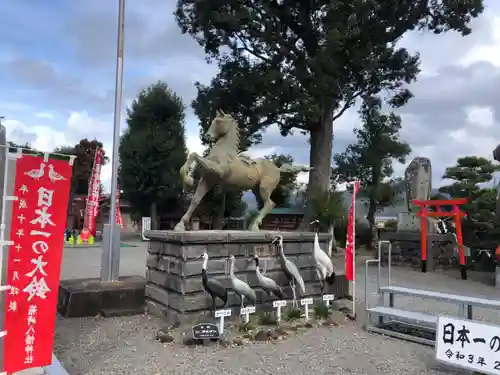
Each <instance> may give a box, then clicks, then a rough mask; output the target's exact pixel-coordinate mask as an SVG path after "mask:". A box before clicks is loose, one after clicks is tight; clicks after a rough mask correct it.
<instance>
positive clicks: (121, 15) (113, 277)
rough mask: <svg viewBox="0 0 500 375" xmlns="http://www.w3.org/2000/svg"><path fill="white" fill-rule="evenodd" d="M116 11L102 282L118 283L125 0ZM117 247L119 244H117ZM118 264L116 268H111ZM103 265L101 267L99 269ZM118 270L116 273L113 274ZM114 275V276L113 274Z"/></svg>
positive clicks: (121, 0) (120, 0) (120, 1)
mask: <svg viewBox="0 0 500 375" xmlns="http://www.w3.org/2000/svg"><path fill="white" fill-rule="evenodd" d="M119 4H120V5H119V11H118V43H117V57H116V82H115V114H114V120H115V121H114V129H113V130H114V132H113V154H112V156H111V158H112V170H111V192H110V194H109V195H110V211H109V241H108V245H109V246H108V248H107V249H104V251H107V264H106V265H105V266H107V267H106V269H103V271H104V275H103V276H104V277H102V279H103V280H102V281H118V277H119V268H118V267H119V264H120V252H119V251H116V252H115V251H113V248H114V246H116V244H115V243H114V240H115V232H116V218H115V217H116V189H117V187H118V147H119V143H120V120H121V106H122V86H123V39H124V26H125V0H119ZM118 246H119V244H118ZM114 264H118V266H117V267H113V265H114ZM102 266H104V265H101V267H102ZM114 270H118V272H114ZM115 273H116V274H115Z"/></svg>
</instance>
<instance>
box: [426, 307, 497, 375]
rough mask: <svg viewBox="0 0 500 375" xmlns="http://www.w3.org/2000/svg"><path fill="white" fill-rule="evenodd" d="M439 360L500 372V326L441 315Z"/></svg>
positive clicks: (437, 354)
mask: <svg viewBox="0 0 500 375" xmlns="http://www.w3.org/2000/svg"><path fill="white" fill-rule="evenodd" d="M436 360H438V361H439V362H443V363H446V364H448V365H451V366H455V367H461V368H463V369H468V370H473V371H477V372H479V373H482V374H493V375H496V374H500V327H499V326H494V325H491V324H483V323H481V322H477V321H472V320H466V319H458V318H450V317H447V316H440V317H439V318H438V323H437V330H436Z"/></svg>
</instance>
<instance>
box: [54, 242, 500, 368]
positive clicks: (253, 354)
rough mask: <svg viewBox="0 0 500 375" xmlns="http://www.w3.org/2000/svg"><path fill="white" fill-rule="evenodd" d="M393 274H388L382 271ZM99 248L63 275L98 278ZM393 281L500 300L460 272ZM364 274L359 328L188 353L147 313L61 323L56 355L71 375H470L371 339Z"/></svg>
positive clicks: (397, 271) (141, 251)
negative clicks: (160, 338)
mask: <svg viewBox="0 0 500 375" xmlns="http://www.w3.org/2000/svg"><path fill="white" fill-rule="evenodd" d="M121 254H122V257H121V268H120V274H121V275H144V272H145V260H146V246H145V244H144V243H143V244H141V246H140V247H135V248H122V253H121ZM383 271H384V272H383V276H384V277H386V276H387V273H386V270H385V269H384V270H383ZM99 272H100V249H66V250H65V254H64V262H63V278H79V277H98V276H99ZM375 275H376V269H373V270H371V272H370V276H369V281H370V286H371V288H373V290H371V289H370V290H369V300H370V302H371V303H374V302H375V297H376V293H375V282H374V281H375V278H374V277H375ZM392 277H393V283H396V284H398V285H407V286H412V287H417V288H423V289H432V290H437V291H445V292H452V293H456V294H465V295H477V296H479V295H481V296H486V297H490V298H496V299H500V292H499V291H497V290H495V289H494V288H492V287H489V286H485V285H483V284H479V283H477V282H473V281H463V280H459V279H458V272H456V274H446V275H444V274H442V273H428V274H421V273H419V272H416V271H411V270H409V269H402V268H393V274H392ZM364 286H365V283H364V269H363V266H362V265H361V264H360V265H359V266H358V267H357V288H356V291H357V302H358V311H359V312H360V313H361V314H360V315H359V319H358V322H357V323H351V322H344V325H343V326H341V327H339V328H333V329H326V328H318V329H312V330H310V331H307V332H306V333H304V334H301V335H299V336H297V337H293V338H289V339H287V340H284V341H280V342H277V343H275V344H252V345H248V346H245V347H243V348H227V349H222V348H195V349H192V348H186V347H183V346H181V345H179V343H174V344H167V345H163V344H160V343H158V342H156V341H155V340H154V336H155V333H156V331H157V330H158V329H159V328H160V327H161V326H162V322H161V321H160V320H158V319H156V318H153V317H148V316H135V317H127V318H113V319H100V318H82V319H59V320H58V325H57V330H56V340H55V353H56V354H57V356H58V358H59V359H60V360H61V362H63V364H64V365H65V367H66V368H67V370H68V371H69V373H70V374H72V375H98V374H99V375H106V374H109V375H129V374H130V375H136V374H145V375H150V374H151V375H159V374H161V375H163V374H165V375H166V374H169V375H170V374H189V375H198V374H200V375H201V374H203V375H210V374H225V375H236V374H251V373H261V374H288V375H299V374H311V375H312V374H314V375H315V374H318V375H323V374H347V373H348V374H367V375H368V374H369V375H375V374H391V375H399V374H415V375H417V374H418V375H424V374H441V375H443V374H457V375H458V374H469V372H466V371H460V370H459V371H455V370H451V369H449V368H444V367H442V366H440V365H438V364H436V363H435V361H434V359H433V356H434V352H433V349H431V348H428V347H425V346H421V345H417V344H413V343H408V342H405V341H401V340H396V339H391V338H387V337H383V336H380V335H375V334H367V333H366V332H364V331H363V330H362V329H361V328H360V324H361V323H362V321H363V315H362V307H363V302H364V300H363V298H364ZM396 306H401V307H410V308H413V309H415V310H420V311H431V312H436V313H438V312H441V313H448V314H455V313H456V306H454V305H447V304H444V303H439V302H436V301H421V300H418V299H415V298H405V297H397V298H396ZM477 314H478V318H479V319H485V320H488V321H492V322H497V323H498V322H500V317H499V314H498V313H497V312H492V311H486V310H484V311H480V310H478V311H477Z"/></svg>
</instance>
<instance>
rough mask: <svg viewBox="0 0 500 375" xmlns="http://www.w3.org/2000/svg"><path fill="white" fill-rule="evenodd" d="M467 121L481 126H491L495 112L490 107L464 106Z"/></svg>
mask: <svg viewBox="0 0 500 375" xmlns="http://www.w3.org/2000/svg"><path fill="white" fill-rule="evenodd" d="M465 113H466V115H467V122H468V123H469V124H471V125H473V126H477V127H481V128H491V127H492V126H493V124H494V123H495V113H494V110H493V108H491V107H478V106H470V107H467V108H465Z"/></svg>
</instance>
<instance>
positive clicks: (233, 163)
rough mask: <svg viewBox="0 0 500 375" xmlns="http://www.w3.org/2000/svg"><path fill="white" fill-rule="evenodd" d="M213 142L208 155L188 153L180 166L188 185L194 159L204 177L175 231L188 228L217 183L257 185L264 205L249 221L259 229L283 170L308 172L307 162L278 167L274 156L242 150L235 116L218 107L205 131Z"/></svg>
mask: <svg viewBox="0 0 500 375" xmlns="http://www.w3.org/2000/svg"><path fill="white" fill-rule="evenodd" d="M205 135H206V136H207V137H208V138H209V139H210V140H211V141H212V142H213V145H212V147H211V148H210V150H209V153H208V155H207V156H206V157H203V156H200V155H198V154H197V153H196V152H192V153H190V154H189V156H188V158H187V160H186V162H185V163H184V165H183V166H182V168H181V170H180V174H181V179H182V181H183V183H184V184H185V185H187V186H190V187H192V186H194V180H193V177H192V176H191V175H190V169H191V167H192V164H193V163H196V164H198V166H199V167H200V168H201V178H200V181H199V182H198V186H197V187H196V191H195V193H194V195H193V197H192V198H191V204H190V205H189V208H188V210H187V211H186V213H185V214H184V216H182V218H181V220H180V221H179V223H178V224H177V225H176V226H175V229H174V230H175V231H185V230H186V225H187V224H188V223H189V221H190V220H191V216H192V215H193V212H194V210H195V209H196V207H198V205H199V204H200V202H201V200H202V199H203V197H204V196H205V195H206V194H207V193H208V192H209V191H210V190H211V189H212V187H213V186H215V185H218V184H224V185H230V186H233V187H237V188H240V189H242V190H254V188H257V191H258V194H259V195H260V198H261V199H262V201H263V202H264V206H263V207H262V209H261V210H260V211H259V214H258V215H257V216H256V217H255V219H254V220H253V221H252V223H251V224H250V227H249V229H250V230H251V231H258V230H259V226H260V225H261V224H262V220H263V219H264V217H265V216H266V215H267V214H269V213H270V212H271V210H272V209H273V207H274V202H273V201H272V200H271V193H272V192H273V191H274V189H275V188H276V186H278V183H279V181H280V174H281V172H308V171H310V170H311V168H310V167H307V166H293V165H291V164H284V165H282V166H281V167H278V166H277V165H276V164H274V162H273V161H272V160H268V159H251V158H249V157H247V156H245V155H243V154H242V153H239V147H240V130H239V127H238V123H237V122H236V120H235V119H234V118H233V116H231V115H228V114H225V113H224V112H223V111H220V110H219V111H217V116H216V117H215V119H214V120H213V121H212V123H211V125H210V127H209V128H208V130H207V132H206V134H205Z"/></svg>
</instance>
